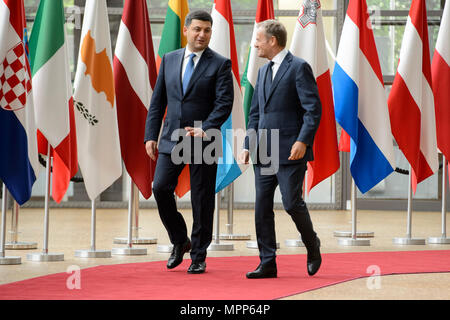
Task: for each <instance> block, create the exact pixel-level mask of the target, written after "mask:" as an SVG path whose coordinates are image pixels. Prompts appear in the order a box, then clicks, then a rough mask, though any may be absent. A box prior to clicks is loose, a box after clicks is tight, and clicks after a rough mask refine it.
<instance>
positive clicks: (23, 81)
mask: <svg viewBox="0 0 450 320" xmlns="http://www.w3.org/2000/svg"><path fill="white" fill-rule="evenodd" d="M27 38H28V36H27V29H26V20H25V8H24V4H23V0H18V1H17V0H1V1H0V107H1V108H0V136H1V137H2V139H1V142H0V153H1V154H2V157H0V179H1V180H2V181H3V182H4V183H5V185H6V187H7V188H8V190H9V191H10V193H11V195H12V196H13V197H14V199H15V200H16V201H17V203H18V204H19V205H22V204H24V203H25V202H27V201H28V200H29V199H30V197H31V190H32V187H33V184H34V182H35V181H36V177H37V176H38V174H39V161H38V152H37V140H36V138H37V136H36V134H37V130H36V125H35V118H34V117H35V116H34V106H33V92H32V85H31V69H30V63H29V60H28V39H27Z"/></svg>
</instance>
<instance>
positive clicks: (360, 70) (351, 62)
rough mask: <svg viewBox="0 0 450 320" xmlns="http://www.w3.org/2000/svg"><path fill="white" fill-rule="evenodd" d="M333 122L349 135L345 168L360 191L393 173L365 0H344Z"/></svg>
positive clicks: (384, 104)
mask: <svg viewBox="0 0 450 320" xmlns="http://www.w3.org/2000/svg"><path fill="white" fill-rule="evenodd" d="M332 82H333V88H334V102H335V114H336V120H337V121H338V123H339V124H340V125H341V127H342V128H343V129H344V130H345V131H346V132H347V133H348V134H349V135H350V138H351V148H350V171H351V173H352V176H353V179H354V181H355V184H356V185H357V186H358V188H359V190H360V191H361V192H362V193H366V192H367V191H369V190H370V189H372V188H373V187H374V186H376V185H377V184H378V183H379V182H380V181H382V180H383V179H385V178H386V177H387V176H388V175H389V174H391V173H392V172H393V171H394V165H395V157H394V147H393V139H392V134H391V126H390V122H389V113H388V107H387V101H386V94H385V91H384V86H383V78H382V74H381V67H380V62H379V60H378V54H377V50H376V45H375V39H374V36H373V32H372V27H371V22H370V19H369V15H368V13H367V4H366V2H365V0H350V2H349V5H348V10H347V17H346V18H345V22H344V27H343V30H342V36H341V41H340V44H339V50H338V54H337V57H336V64H335V68H334V73H333V77H332Z"/></svg>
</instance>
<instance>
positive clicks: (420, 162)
mask: <svg viewBox="0 0 450 320" xmlns="http://www.w3.org/2000/svg"><path fill="white" fill-rule="evenodd" d="M428 43H429V42H428V23H427V10H426V5H425V0H413V1H412V4H411V9H410V11H409V15H408V20H407V22H406V27H405V33H404V35H403V42H402V47H401V50H400V62H399V65H398V69H397V74H396V75H395V78H394V83H393V84H392V90H391V93H390V94H389V100H388V104H389V113H390V118H391V126H392V133H393V134H394V137H395V140H396V141H397V144H398V147H399V148H400V150H401V151H402V152H403V154H404V155H405V157H406V159H408V162H409V163H410V165H411V168H412V187H413V191H414V192H416V188H417V184H418V183H420V182H421V181H423V180H425V179H426V178H428V177H429V176H431V175H433V173H434V172H436V171H437V170H438V168H439V162H438V152H437V142H436V114H435V110H434V96H433V90H432V85H431V83H432V82H431V81H432V80H431V59H430V49H429V45H428ZM439 81H440V80H439ZM446 90H448V88H446Z"/></svg>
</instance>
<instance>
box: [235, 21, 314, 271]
mask: <svg viewBox="0 0 450 320" xmlns="http://www.w3.org/2000/svg"><path fill="white" fill-rule="evenodd" d="M286 40H287V32H286V29H285V28H284V26H283V25H282V24H281V23H279V22H277V21H275V20H268V21H264V22H262V23H261V24H259V25H258V30H257V37H256V43H255V48H256V49H257V50H258V56H259V57H262V58H267V59H269V60H270V62H269V63H268V64H266V65H264V66H263V67H261V69H260V70H259V73H258V80H257V83H256V87H255V92H254V94H253V99H252V105H251V108H250V115H249V121H248V126H247V129H248V130H247V132H248V133H247V137H246V142H245V146H244V149H245V150H244V151H243V152H242V153H241V155H240V160H241V161H242V162H244V163H248V162H249V158H250V154H252V155H253V154H255V153H257V154H258V155H259V156H258V157H256V158H254V170H255V185H256V201H255V223H256V237H257V241H258V248H259V252H260V260H261V263H260V264H259V266H258V267H257V268H256V270H255V271H252V272H248V273H247V278H250V279H255V278H274V277H277V266H276V254H275V253H276V238H275V223H274V211H273V199H274V194H275V189H276V187H277V185H279V186H280V191H281V195H282V200H283V206H284V208H285V210H286V211H287V213H288V214H289V215H290V216H291V218H292V220H293V221H294V223H295V226H296V227H297V230H298V231H299V232H300V234H301V236H302V241H303V243H304V244H305V246H306V249H307V252H308V255H307V271H308V274H309V275H314V274H315V273H316V272H317V271H318V270H319V267H320V264H321V261H322V259H321V255H320V249H319V248H320V240H319V238H318V237H317V235H316V233H315V232H314V229H313V225H312V222H311V218H310V215H309V212H308V208H307V207H306V204H305V202H304V200H303V199H302V188H303V180H304V177H305V171H306V164H307V161H311V160H313V150H312V145H313V143H314V136H315V133H316V131H317V128H318V127H319V122H320V117H321V110H322V106H321V103H320V98H319V93H318V89H317V84H316V81H315V78H314V75H313V72H312V70H311V67H310V66H309V64H308V63H307V62H305V61H304V60H302V59H299V58H297V57H294V56H293V55H292V54H291V53H290V52H289V51H288V50H286V49H285V47H286ZM252 132H253V133H254V132H257V133H258V135H257V139H258V141H257V142H256V141H253V140H255V139H253V140H252V139H251V137H252V136H255V135H252V134H251V133H252ZM277 137H279V139H277ZM263 146H264V147H263ZM262 149H264V152H263V153H261V151H262ZM264 153H267V155H268V157H269V159H270V160H271V163H270V166H271V168H272V170H269V168H267V166H265V164H267V163H265V161H263V160H264V159H263V157H262V155H264ZM252 158H253V157H252ZM255 162H256V164H255Z"/></svg>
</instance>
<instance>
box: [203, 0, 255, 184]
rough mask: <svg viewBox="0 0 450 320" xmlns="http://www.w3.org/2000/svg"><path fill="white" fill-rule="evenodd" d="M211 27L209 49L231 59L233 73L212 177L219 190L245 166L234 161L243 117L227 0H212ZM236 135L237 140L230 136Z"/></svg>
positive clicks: (234, 46) (236, 155)
mask: <svg viewBox="0 0 450 320" xmlns="http://www.w3.org/2000/svg"><path fill="white" fill-rule="evenodd" d="M211 16H212V18H213V21H214V28H213V31H212V35H211V42H210V48H211V49H213V50H215V51H216V52H218V53H219V54H221V55H222V56H224V57H226V58H229V59H231V68H232V73H233V86H234V102H233V109H232V112H231V115H230V117H229V118H228V119H227V120H226V121H225V123H224V124H223V125H222V128H221V130H222V148H223V150H222V157H221V158H219V163H218V166H217V177H216V192H219V191H221V190H222V189H224V188H226V187H227V186H228V185H229V184H231V183H232V182H233V181H234V180H235V179H236V178H237V177H239V176H240V175H241V174H242V173H243V172H244V171H245V170H246V169H247V168H248V165H244V164H238V163H237V161H236V160H237V159H238V152H239V151H240V149H239V148H238V147H237V146H243V145H244V137H245V134H242V135H239V134H237V135H234V134H233V133H237V132H238V131H239V130H240V132H242V133H244V132H245V118H244V110H243V102H242V92H241V86H240V81H239V78H240V77H239V61H238V58H237V50H236V40H235V36H234V27H233V14H232V12H231V3H230V0H215V1H214V6H213V9H212V12H211ZM235 136H236V138H237V139H234V138H235Z"/></svg>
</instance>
